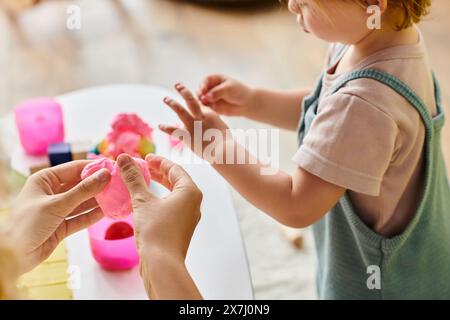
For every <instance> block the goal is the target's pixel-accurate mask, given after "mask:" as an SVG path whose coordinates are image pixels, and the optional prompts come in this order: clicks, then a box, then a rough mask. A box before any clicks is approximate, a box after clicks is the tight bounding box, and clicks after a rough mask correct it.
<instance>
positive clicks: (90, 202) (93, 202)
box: [67, 198, 98, 217]
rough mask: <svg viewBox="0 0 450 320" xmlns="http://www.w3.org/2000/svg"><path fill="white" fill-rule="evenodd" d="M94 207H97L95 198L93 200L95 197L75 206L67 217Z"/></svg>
mask: <svg viewBox="0 0 450 320" xmlns="http://www.w3.org/2000/svg"><path fill="white" fill-rule="evenodd" d="M96 208H98V203H97V200H95V198H91V199H89V200H87V201H85V202H83V203H82V204H80V205H79V206H78V207H76V208H75V209H74V210H73V211H72V212H71V213H70V214H69V215H68V216H67V217H74V216H77V215H79V214H82V213H85V212H88V211H90V210H93V209H96Z"/></svg>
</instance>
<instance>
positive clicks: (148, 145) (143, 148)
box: [138, 138, 155, 158]
mask: <svg viewBox="0 0 450 320" xmlns="http://www.w3.org/2000/svg"><path fill="white" fill-rule="evenodd" d="M138 151H139V153H140V154H141V156H142V158H145V156H146V155H148V154H149V153H155V144H154V143H153V142H152V141H150V140H148V139H145V138H142V139H141V141H140V143H139V150H138Z"/></svg>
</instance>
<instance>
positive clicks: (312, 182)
mask: <svg viewBox="0 0 450 320" xmlns="http://www.w3.org/2000/svg"><path fill="white" fill-rule="evenodd" d="M176 89H177V91H178V92H179V93H180V94H181V95H182V96H183V98H184V99H185V101H186V104H187V106H188V109H189V110H186V109H185V108H184V107H183V106H181V105H180V104H179V103H177V102H175V101H174V100H172V99H169V98H166V99H165V100H164V102H165V103H166V104H167V105H168V106H169V107H170V108H171V109H172V110H173V111H175V112H176V113H177V115H178V117H179V118H180V119H181V120H182V121H183V123H184V125H185V128H184V129H181V130H182V131H184V132H183V135H184V136H189V137H190V144H188V146H190V147H191V148H192V149H193V150H194V152H195V153H197V155H199V156H201V157H203V158H205V153H204V152H203V150H206V148H208V147H210V144H211V142H207V141H206V142H205V141H203V146H202V150H196V147H195V143H194V141H195V140H196V139H199V137H194V135H195V134H199V132H195V131H196V130H195V126H196V125H198V124H200V125H201V127H202V130H201V132H200V134H201V133H202V132H205V131H206V130H208V129H214V130H216V131H218V132H221V133H223V134H224V137H225V138H224V139H222V141H221V142H217V141H215V143H216V145H215V146H214V150H215V152H214V157H213V158H208V159H207V160H209V161H210V162H211V163H212V165H213V167H214V168H215V169H216V170H217V171H218V172H219V173H220V174H221V175H222V176H223V177H224V178H225V179H226V180H227V181H228V182H229V183H230V184H231V185H232V186H233V187H234V188H235V189H236V190H237V191H238V192H239V193H240V194H242V195H243V196H244V197H245V198H246V199H247V200H248V201H250V202H251V203H252V204H253V205H255V206H256V207H258V208H259V209H261V210H262V211H264V212H266V213H268V214H269V215H270V216H272V217H273V218H274V219H276V220H278V221H279V222H281V223H283V224H285V225H288V226H292V227H306V226H309V225H311V224H313V223H314V222H315V221H317V220H319V219H320V218H321V217H322V216H323V215H324V214H325V213H327V212H328V211H329V210H330V209H331V208H332V207H333V206H334V205H335V204H336V203H337V202H338V200H339V199H340V198H341V197H342V196H343V195H344V193H345V189H344V188H341V187H338V186H336V185H333V184H331V183H328V182H326V181H324V180H322V179H320V178H318V177H316V176H315V175H312V174H310V173H308V172H307V171H306V170H304V169H301V168H297V169H296V171H295V172H294V174H293V175H292V176H290V175H288V174H286V173H284V172H281V171H279V172H276V173H274V174H272V175H263V174H262V172H264V171H263V170H262V169H263V168H264V165H263V164H261V163H260V162H258V161H257V160H256V159H254V158H252V157H253V156H252V155H251V154H250V153H249V152H248V151H247V150H245V148H244V147H243V146H241V145H240V144H238V143H237V142H236V141H235V140H234V139H233V138H232V137H230V136H229V135H225V132H226V130H227V129H228V127H227V126H226V124H225V123H224V122H223V121H222V120H221V119H220V117H219V116H218V115H217V113H215V112H213V111H211V110H208V109H206V110H205V109H203V108H202V107H201V106H200V104H199V103H198V102H197V100H196V99H195V98H194V97H193V95H192V94H191V93H190V92H189V90H187V89H186V88H185V87H184V86H183V85H177V86H176ZM160 129H161V130H162V131H164V132H166V133H168V134H172V133H173V132H175V131H176V130H180V129H178V128H177V127H174V126H167V125H161V126H160ZM200 139H202V140H204V139H203V137H200ZM185 142H186V141H185ZM231 152H232V153H231ZM227 154H232V155H233V157H234V158H231V159H229V158H230V157H229V156H228V157H227ZM243 154H245V159H246V162H245V163H247V164H238V163H239V162H238V161H237V160H238V159H237V158H236V157H238V156H242V155H243ZM223 159H226V160H227V162H226V163H225V164H221V163H223V162H222V161H221V160H223ZM266 169H267V168H266ZM265 172H267V170H265Z"/></svg>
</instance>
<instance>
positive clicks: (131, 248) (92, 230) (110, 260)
mask: <svg viewBox="0 0 450 320" xmlns="http://www.w3.org/2000/svg"><path fill="white" fill-rule="evenodd" d="M117 223H127V224H128V225H129V226H130V227H131V228H132V229H133V231H134V226H133V218H132V216H131V215H130V216H128V217H127V218H125V219H121V220H117V219H114V220H113V219H109V218H103V219H102V220H100V221H99V222H97V223H96V224H94V225H92V226H90V227H89V228H88V234H89V242H90V244H91V251H92V255H93V256H94V259H95V260H96V261H97V263H98V264H99V265H100V266H102V267H103V268H105V269H108V270H127V269H131V268H133V267H134V266H136V265H137V264H138V263H139V255H138V251H137V248H136V243H135V240H134V235H131V236H129V237H126V238H121V239H117V240H106V239H105V237H106V235H107V232H108V229H109V228H110V227H111V225H113V224H117ZM109 230H110V229H109Z"/></svg>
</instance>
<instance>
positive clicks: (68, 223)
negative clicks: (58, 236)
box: [62, 208, 103, 237]
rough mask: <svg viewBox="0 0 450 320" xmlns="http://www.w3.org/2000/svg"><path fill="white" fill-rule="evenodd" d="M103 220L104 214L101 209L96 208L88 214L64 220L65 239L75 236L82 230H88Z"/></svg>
mask: <svg viewBox="0 0 450 320" xmlns="http://www.w3.org/2000/svg"><path fill="white" fill-rule="evenodd" d="M101 218H103V212H102V210H101V209H100V208H96V209H94V210H92V211H90V212H88V213H85V214H82V215H79V216H76V217H74V218H71V219H67V220H64V222H63V224H64V225H62V226H63V227H64V228H65V231H66V232H65V237H68V236H70V235H71V234H74V233H75V232H78V231H80V230H83V229H86V228H87V227H89V226H91V225H93V224H94V223H96V222H98V221H99V220H100V219H101Z"/></svg>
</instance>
